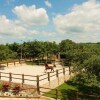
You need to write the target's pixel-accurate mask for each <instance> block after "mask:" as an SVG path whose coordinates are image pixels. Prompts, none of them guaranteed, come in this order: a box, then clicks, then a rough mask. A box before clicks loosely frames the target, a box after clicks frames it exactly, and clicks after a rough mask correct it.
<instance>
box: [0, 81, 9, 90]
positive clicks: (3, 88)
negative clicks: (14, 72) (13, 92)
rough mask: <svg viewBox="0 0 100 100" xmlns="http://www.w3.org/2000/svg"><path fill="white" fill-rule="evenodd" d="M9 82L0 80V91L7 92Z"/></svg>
mask: <svg viewBox="0 0 100 100" xmlns="http://www.w3.org/2000/svg"><path fill="white" fill-rule="evenodd" d="M9 87H10V85H9V82H2V87H1V90H2V92H7V91H8V90H9Z"/></svg>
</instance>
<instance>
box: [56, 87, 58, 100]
mask: <svg viewBox="0 0 100 100" xmlns="http://www.w3.org/2000/svg"><path fill="white" fill-rule="evenodd" d="M56 100H58V89H56Z"/></svg>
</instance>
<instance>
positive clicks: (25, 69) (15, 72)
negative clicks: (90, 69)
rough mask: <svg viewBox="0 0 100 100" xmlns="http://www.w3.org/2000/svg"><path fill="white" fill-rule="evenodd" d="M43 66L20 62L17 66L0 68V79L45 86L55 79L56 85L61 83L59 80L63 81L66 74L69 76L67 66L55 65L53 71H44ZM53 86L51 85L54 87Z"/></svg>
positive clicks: (48, 85)
mask: <svg viewBox="0 0 100 100" xmlns="http://www.w3.org/2000/svg"><path fill="white" fill-rule="evenodd" d="M44 70H45V66H37V65H34V66H31V65H26V64H22V65H19V66H17V67H11V68H10V67H9V68H6V69H4V70H0V80H4V81H9V82H15V83H20V84H22V85H24V84H28V85H34V86H37V87H39V86H44V85H45V86H47V87H50V85H53V83H52V81H54V80H55V83H56V86H58V85H59V84H61V80H62V81H64V80H65V79H66V76H68V77H69V68H62V67H56V68H54V72H51V70H47V72H46V73H45V72H44ZM56 86H53V87H56Z"/></svg>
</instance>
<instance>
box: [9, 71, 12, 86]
mask: <svg viewBox="0 0 100 100" xmlns="http://www.w3.org/2000/svg"><path fill="white" fill-rule="evenodd" d="M11 81H12V73H9V83H10V85H11Z"/></svg>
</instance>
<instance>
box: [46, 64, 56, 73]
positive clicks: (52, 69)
mask: <svg viewBox="0 0 100 100" xmlns="http://www.w3.org/2000/svg"><path fill="white" fill-rule="evenodd" d="M48 69H51V71H53V72H54V66H48V64H45V71H47V70H48Z"/></svg>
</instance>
